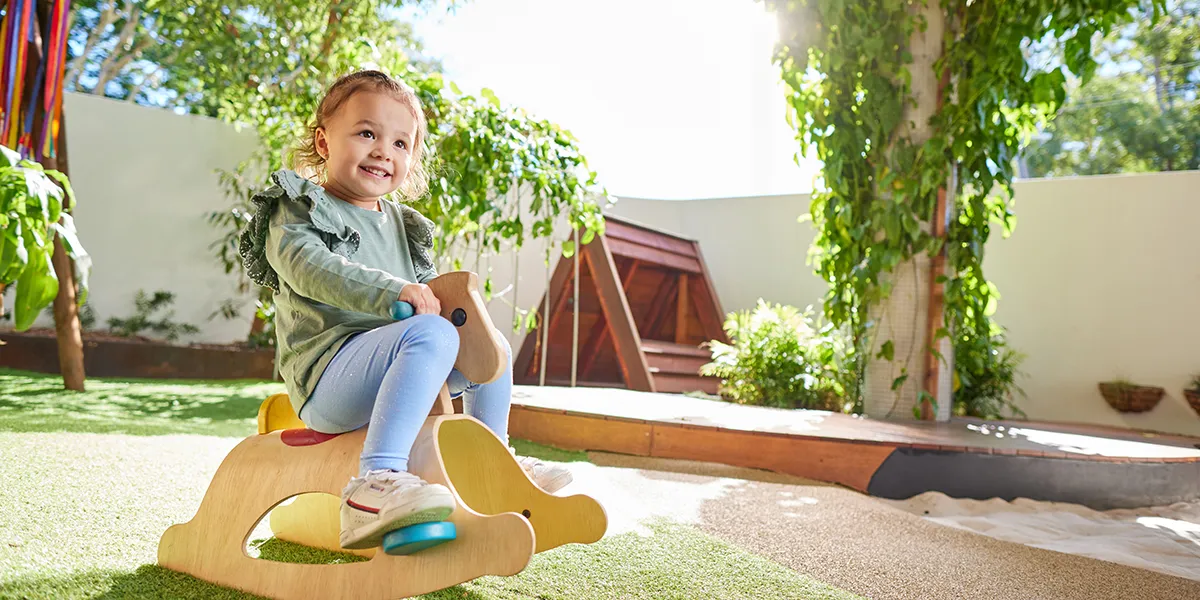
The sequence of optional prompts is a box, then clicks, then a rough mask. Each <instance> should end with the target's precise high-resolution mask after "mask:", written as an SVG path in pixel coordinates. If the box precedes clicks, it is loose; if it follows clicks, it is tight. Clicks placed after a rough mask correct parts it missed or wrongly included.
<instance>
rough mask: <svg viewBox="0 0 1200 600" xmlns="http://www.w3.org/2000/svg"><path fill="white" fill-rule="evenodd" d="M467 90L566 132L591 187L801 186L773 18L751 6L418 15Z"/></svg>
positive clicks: (585, 6) (501, 3)
mask: <svg viewBox="0 0 1200 600" xmlns="http://www.w3.org/2000/svg"><path fill="white" fill-rule="evenodd" d="M416 33H417V35H418V37H420V38H422V39H423V40H424V42H425V44H426V53H427V54H429V55H430V56H432V57H437V58H440V59H441V60H442V61H443V64H444V68H445V72H446V75H447V77H448V78H450V79H451V80H453V81H454V82H455V83H457V84H458V85H459V87H460V88H461V89H462V90H463V91H464V92H467V93H477V92H478V91H479V90H480V89H481V88H485V87H486V88H490V89H491V90H493V91H494V92H495V93H496V95H497V96H499V97H500V99H501V100H502V101H503V102H505V103H508V104H513V105H516V106H520V107H522V108H524V109H526V110H527V111H529V112H530V113H531V114H533V115H534V116H536V117H538V118H542V119H548V120H550V121H553V122H555V123H557V124H558V125H560V126H561V127H563V128H565V129H567V130H569V131H570V132H571V133H572V134H574V135H575V137H576V138H578V140H579V146H580V149H581V150H582V152H583V154H584V155H585V156H586V157H587V159H588V163H589V166H590V167H591V168H592V170H594V171H596V173H597V174H598V176H599V183H600V185H602V186H604V187H605V188H606V189H607V191H608V192H609V193H610V194H613V195H615V196H626V197H639V198H656V199H664V200H679V199H697V198H714V197H728V196H757V195H771V194H792V193H800V192H807V191H809V190H811V188H812V180H813V177H814V175H815V174H816V173H817V167H818V163H816V162H815V161H812V160H805V161H804V162H803V163H802V164H804V167H803V168H802V167H800V166H797V164H796V162H795V159H794V155H795V154H796V152H797V150H798V149H799V148H800V145H799V143H798V142H796V141H795V135H794V133H793V131H792V130H791V128H790V127H789V126H788V125H787V122H786V121H785V120H784V119H785V117H784V115H785V104H784V101H785V92H784V88H783V84H782V83H781V82H780V81H779V71H778V68H777V67H776V66H775V65H774V63H773V62H772V54H773V48H774V45H775V42H776V39H777V32H776V23H775V19H774V17H773V16H772V15H770V14H769V13H767V12H766V10H765V9H764V8H763V5H762V4H761V3H760V2H757V1H755V0H470V1H468V2H466V3H465V4H463V5H462V6H460V7H458V8H457V9H456V10H455V12H454V13H452V14H441V13H439V14H436V15H430V16H425V17H423V18H421V19H420V20H419V21H418V23H417V24H416Z"/></svg>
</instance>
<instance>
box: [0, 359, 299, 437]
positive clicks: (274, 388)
mask: <svg viewBox="0 0 1200 600" xmlns="http://www.w3.org/2000/svg"><path fill="white" fill-rule="evenodd" d="M85 387H86V388H87V391H85V392H72V391H68V390H65V389H63V384H62V377H61V376H59V375H46V374H42V373H29V372H26V371H14V370H11V369H0V431H23V432H34V431H74V432H90V433H125V434H129V435H163V434H171V433H194V434H197V435H213V436H220V437H245V436H247V435H250V434H251V433H254V432H255V430H256V425H255V423H256V419H257V417H258V406H259V404H261V403H262V401H263V400H264V399H266V397H267V396H270V395H271V394H275V393H280V392H283V391H285V390H284V387H283V384H282V383H272V382H269V381H252V380H247V381H187V380H178V379H170V380H168V379H94V378H89V379H88V380H87V382H86V383H85Z"/></svg>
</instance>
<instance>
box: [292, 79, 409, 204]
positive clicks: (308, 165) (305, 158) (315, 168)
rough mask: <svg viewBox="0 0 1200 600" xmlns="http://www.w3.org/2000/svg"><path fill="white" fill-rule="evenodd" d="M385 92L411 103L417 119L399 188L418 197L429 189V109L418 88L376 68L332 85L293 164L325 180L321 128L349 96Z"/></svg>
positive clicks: (303, 172) (319, 180) (406, 195)
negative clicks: (424, 107) (409, 158)
mask: <svg viewBox="0 0 1200 600" xmlns="http://www.w3.org/2000/svg"><path fill="white" fill-rule="evenodd" d="M364 90H366V91H373V92H385V93H388V94H391V95H392V96H393V97H394V98H396V99H397V100H399V101H400V102H402V103H403V104H404V105H406V106H408V109H409V110H411V111H412V114H413V119H414V120H415V121H416V129H417V130H416V132H415V135H414V139H413V144H412V166H411V167H410V169H409V172H408V176H407V177H405V179H404V183H402V184H401V185H400V188H399V189H398V190H396V191H397V192H398V193H399V194H400V196H401V198H400V199H403V200H415V199H417V198H420V197H421V196H423V195H425V193H426V192H427V191H429V169H428V167H427V165H426V164H425V162H426V161H425V137H426V135H427V134H428V128H429V125H428V123H427V121H426V119H425V111H424V110H422V108H421V100H420V99H419V98H417V93H416V91H414V90H413V88H412V87H411V86H409V85H408V84H407V83H404V82H403V81H400V80H398V79H394V78H392V77H391V76H390V75H388V74H386V73H384V72H382V71H376V70H363V71H356V72H354V73H350V74H348V75H343V76H341V77H339V78H338V80H337V81H335V82H333V85H331V86H329V89H328V90H326V92H325V97H324V98H322V99H321V103H320V104H319V105H317V111H316V113H315V114H314V116H313V120H312V122H311V123H309V125H308V126H307V128H306V129H305V136H304V140H303V142H302V143H301V144H300V145H299V146H297V147H296V148H294V149H293V150H292V152H291V156H290V158H291V163H292V168H293V169H295V170H296V172H297V173H299V174H301V175H302V176H305V177H309V178H315V180H316V181H317V183H320V184H324V183H325V181H326V178H327V177H328V172H327V171H326V169H325V159H324V158H323V157H322V156H321V155H320V154H319V153H318V152H317V129H320V128H323V127H325V124H326V123H327V122H328V121H329V119H330V117H332V116H333V114H334V113H335V112H337V110H338V109H339V108H341V107H342V105H343V104H345V103H346V101H347V100H349V99H350V97H351V96H353V95H354V94H356V93H358V92H361V91H364Z"/></svg>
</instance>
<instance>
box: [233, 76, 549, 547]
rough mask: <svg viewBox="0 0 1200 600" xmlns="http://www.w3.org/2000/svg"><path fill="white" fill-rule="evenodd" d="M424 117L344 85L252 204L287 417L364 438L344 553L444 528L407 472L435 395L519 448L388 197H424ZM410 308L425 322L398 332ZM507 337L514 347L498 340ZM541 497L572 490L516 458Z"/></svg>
mask: <svg viewBox="0 0 1200 600" xmlns="http://www.w3.org/2000/svg"><path fill="white" fill-rule="evenodd" d="M425 136H426V122H425V115H424V113H423V111H422V109H421V104H420V101H419V100H418V98H417V96H416V94H415V93H414V92H413V90H412V88H411V87H409V86H408V85H406V84H404V83H402V82H399V81H397V80H395V79H393V78H391V77H389V76H388V75H386V74H384V73H381V72H379V71H360V72H356V73H353V74H350V75H347V76H344V77H342V78H341V79H339V80H338V81H337V82H335V83H334V84H333V86H332V87H330V89H329V90H328V92H327V93H326V95H325V98H324V99H323V100H322V101H321V103H320V105H319V107H318V108H317V112H316V116H315V119H314V122H313V123H312V124H311V126H310V128H309V130H308V135H307V136H306V139H305V143H304V145H303V146H302V147H301V148H299V149H298V151H297V152H296V153H295V154H294V161H293V162H294V166H295V167H296V168H297V169H298V170H299V171H300V172H303V173H305V174H306V175H309V176H310V177H311V179H309V178H306V177H302V176H301V175H300V174H299V173H297V172H296V171H290V170H283V171H279V172H277V173H275V174H274V175H272V181H273V182H274V185H272V186H271V187H270V188H268V189H267V190H266V191H264V192H262V193H260V194H257V195H256V196H255V197H254V204H255V211H256V212H255V214H254V216H253V218H252V220H251V223H250V226H249V227H248V228H247V229H246V231H245V232H243V234H242V237H241V240H240V248H239V251H240V253H241V255H242V260H243V262H244V264H245V265H246V270H247V273H248V274H249V275H250V277H251V279H253V280H254V281H255V282H257V283H259V284H260V285H263V286H266V287H270V288H271V289H272V290H274V299H275V327H276V336H277V346H276V351H277V360H278V366H279V372H280V374H281V375H282V377H283V380H284V382H285V383H286V385H287V390H288V394H289V396H290V399H291V402H292V407H293V409H294V410H295V411H296V414H297V415H298V416H299V417H300V419H301V420H302V421H304V423H305V425H307V426H308V427H309V428H311V429H314V430H316V431H319V432H323V433H344V432H348V431H353V430H355V429H358V428H360V427H363V426H367V435H366V441H365V442H364V444H363V451H362V455H361V456H360V459H359V475H358V476H357V477H353V478H351V480H350V482H349V483H347V484H346V487H345V489H344V490H343V491H342V508H341V545H342V547H344V548H370V547H373V546H378V545H379V544H380V542H381V541H382V539H383V535H384V534H385V533H387V532H389V531H391V530H393V529H397V528H399V527H403V526H407V525H413V524H416V523H423V522H429V521H440V520H444V519H445V518H446V517H447V516H449V514H450V513H451V512H453V510H454V498H453V495H452V494H451V493H450V490H448V489H447V488H446V487H445V486H442V485H438V484H430V483H428V482H426V481H424V480H422V479H421V478H419V477H417V476H416V475H413V474H411V473H408V472H407V469H408V456H409V451H410V450H411V448H412V445H413V442H414V441H415V440H416V436H417V433H418V432H419V431H420V428H421V425H422V424H423V423H424V421H425V418H426V416H427V415H428V414H429V411H430V409H431V408H432V406H433V402H434V400H435V399H436V397H437V393H438V390H440V389H441V386H442V384H443V383H446V384H448V386H449V388H450V393H451V395H458V394H462V397H463V408H464V411H465V412H466V413H467V414H469V415H471V416H473V417H475V418H477V419H479V420H480V421H482V422H483V423H484V424H485V425H487V426H488V428H490V429H491V430H492V431H493V432H494V433H495V434H496V435H497V436H498V437H499V438H500V439H501V440H503V441H504V442H505V443H507V442H508V414H509V403H510V402H511V399H512V398H511V393H512V368H511V362H512V350H511V349H509V348H508V344H507V341H506V342H505V347H506V349H507V350H508V354H509V364H510V366H509V368H508V369H507V370H506V371H505V373H504V375H503V376H501V378H500V379H498V380H496V381H494V382H492V383H489V384H484V385H477V384H475V383H472V382H470V381H467V379H466V378H465V377H463V376H462V374H460V373H459V372H458V371H457V370H454V369H453V367H454V361H455V359H456V358H457V356H458V332H457V331H456V330H455V328H454V326H453V325H452V324H451V323H450V322H449V321H447V320H445V319H443V318H442V317H441V316H439V312H440V311H441V307H440V305H439V303H438V299H437V298H436V297H434V295H433V294H432V293H431V292H430V289H429V287H428V286H426V285H425V282H427V281H429V280H430V279H432V278H434V277H435V276H436V275H437V272H436V271H435V268H434V265H433V261H432V260H431V258H430V250H431V248H432V229H433V223H432V222H431V221H429V220H428V219H426V218H425V217H423V216H422V215H420V214H419V213H418V212H417V211H416V210H414V209H412V208H410V207H408V206H406V205H404V204H401V203H399V202H397V201H396V199H394V198H393V196H396V195H398V196H400V197H401V198H403V199H410V200H411V199H414V198H417V197H420V196H421V195H422V194H423V193H425V192H426V191H427V183H426V177H427V174H426V170H425V165H424V163H423V162H422V158H423V149H424V147H423V145H424V141H425ZM395 300H403V301H406V302H408V303H410V304H411V305H412V306H413V308H414V312H415V314H414V316H412V317H410V318H408V319H405V320H403V321H393V320H392V319H391V317H390V314H391V306H392V303H393V302H394V301H395ZM501 339H504V338H503V336H501ZM518 460H519V462H520V463H521V465H522V466H523V467H524V468H525V469H526V471H527V472H529V473H530V476H531V477H532V479H533V480H534V482H535V483H537V484H538V485H539V486H540V487H542V489H544V490H546V491H547V492H551V493H553V492H554V491H556V490H558V489H559V488H561V487H562V486H564V485H566V484H567V483H568V482H569V481H570V473H569V472H568V471H567V470H566V469H565V468H563V467H561V466H557V465H547V464H543V463H541V462H539V461H537V460H536V459H533V458H528V457H518Z"/></svg>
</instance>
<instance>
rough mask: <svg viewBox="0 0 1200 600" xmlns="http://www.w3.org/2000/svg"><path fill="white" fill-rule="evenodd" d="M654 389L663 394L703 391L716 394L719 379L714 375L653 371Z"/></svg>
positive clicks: (719, 383) (719, 382)
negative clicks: (704, 375) (702, 375)
mask: <svg viewBox="0 0 1200 600" xmlns="http://www.w3.org/2000/svg"><path fill="white" fill-rule="evenodd" d="M651 377H653V378H654V389H655V391H657V392H659V393H663V394H681V393H683V392H704V393H706V394H716V393H717V389H718V388H719V387H720V385H721V380H720V379H717V378H716V377H701V376H699V375H676V374H673V373H655V374H652V375H651Z"/></svg>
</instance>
